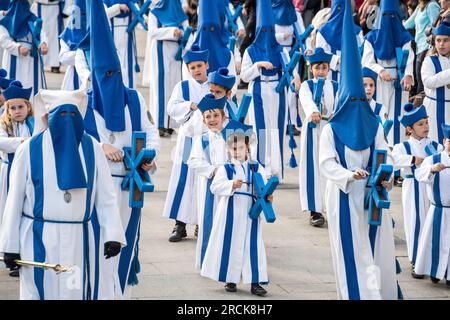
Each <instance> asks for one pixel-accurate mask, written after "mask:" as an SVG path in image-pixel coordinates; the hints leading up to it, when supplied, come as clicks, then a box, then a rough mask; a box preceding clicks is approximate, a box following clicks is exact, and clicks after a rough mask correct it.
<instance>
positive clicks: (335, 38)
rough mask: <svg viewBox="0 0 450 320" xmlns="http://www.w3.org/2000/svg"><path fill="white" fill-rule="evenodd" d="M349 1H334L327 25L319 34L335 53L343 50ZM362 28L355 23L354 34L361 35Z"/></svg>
mask: <svg viewBox="0 0 450 320" xmlns="http://www.w3.org/2000/svg"><path fill="white" fill-rule="evenodd" d="M346 5H347V0H333V2H332V3H331V14H330V18H329V19H328V21H327V23H325V24H324V25H323V26H322V27H321V28H320V29H319V32H320V33H321V34H322V36H323V37H324V39H325V40H326V41H327V43H328V44H329V45H330V47H331V50H333V51H334V52H335V51H337V50H341V42H342V41H341V39H342V24H343V21H344V10H345V7H346ZM360 31H361V28H360V27H358V26H357V25H356V24H354V23H353V32H354V33H355V34H359V32H360Z"/></svg>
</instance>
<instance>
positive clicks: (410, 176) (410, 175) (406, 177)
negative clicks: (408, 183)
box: [405, 174, 414, 179]
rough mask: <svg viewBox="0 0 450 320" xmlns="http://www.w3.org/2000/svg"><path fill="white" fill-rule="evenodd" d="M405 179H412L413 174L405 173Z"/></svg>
mask: <svg viewBox="0 0 450 320" xmlns="http://www.w3.org/2000/svg"><path fill="white" fill-rule="evenodd" d="M405 179H414V175H413V174H407V175H406V176H405Z"/></svg>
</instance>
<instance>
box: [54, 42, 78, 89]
mask: <svg viewBox="0 0 450 320" xmlns="http://www.w3.org/2000/svg"><path fill="white" fill-rule="evenodd" d="M60 46H61V50H60V52H59V61H60V62H61V64H63V65H66V66H67V68H66V73H65V74H64V79H63V82H62V84H61V90H68V91H72V90H75V72H77V71H76V69H75V56H76V50H74V51H71V50H70V48H69V46H68V45H67V44H66V43H65V42H64V41H63V40H60ZM77 85H78V88H79V87H80V78H79V77H78V81H77Z"/></svg>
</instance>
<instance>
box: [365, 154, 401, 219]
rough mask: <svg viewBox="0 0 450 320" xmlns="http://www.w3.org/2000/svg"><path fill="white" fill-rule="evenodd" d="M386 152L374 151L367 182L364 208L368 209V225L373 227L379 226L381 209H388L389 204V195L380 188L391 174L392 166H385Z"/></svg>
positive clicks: (384, 189)
mask: <svg viewBox="0 0 450 320" xmlns="http://www.w3.org/2000/svg"><path fill="white" fill-rule="evenodd" d="M386 159H387V151H386V150H375V151H374V153H373V158H372V172H371V175H370V178H369V181H368V182H367V186H368V187H369V192H368V194H367V196H366V199H365V202H366V206H367V205H368V208H369V214H368V216H369V224H370V225H374V226H379V225H381V214H382V212H383V209H389V207H390V205H391V202H390V200H389V194H388V192H387V190H386V188H384V187H383V186H382V184H381V183H382V182H383V181H389V179H390V178H391V175H392V172H393V171H394V169H393V167H392V165H390V164H386Z"/></svg>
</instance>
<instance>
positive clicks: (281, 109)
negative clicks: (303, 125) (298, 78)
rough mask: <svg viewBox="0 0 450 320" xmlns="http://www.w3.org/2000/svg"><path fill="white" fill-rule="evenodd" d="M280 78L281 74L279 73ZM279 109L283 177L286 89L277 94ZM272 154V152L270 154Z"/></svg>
mask: <svg viewBox="0 0 450 320" xmlns="http://www.w3.org/2000/svg"><path fill="white" fill-rule="evenodd" d="M280 78H281V75H280ZM278 101H279V109H278V143H279V145H280V156H281V176H282V177H284V144H283V140H284V135H285V118H286V111H287V110H286V107H287V106H286V91H285V90H283V91H282V92H281V93H279V94H278ZM271 156H272V157H273V156H274V155H273V154H272V155H271Z"/></svg>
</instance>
